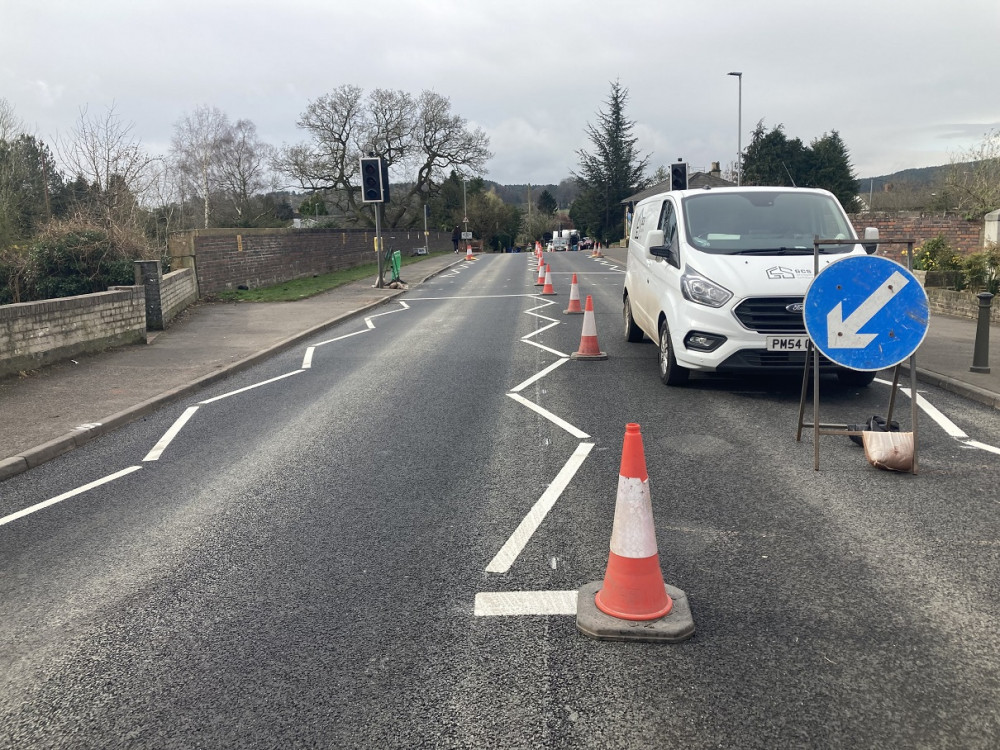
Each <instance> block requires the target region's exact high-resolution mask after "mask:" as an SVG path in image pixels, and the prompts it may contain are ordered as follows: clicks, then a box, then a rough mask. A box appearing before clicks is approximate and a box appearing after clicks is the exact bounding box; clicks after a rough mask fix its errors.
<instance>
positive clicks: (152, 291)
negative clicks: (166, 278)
mask: <svg viewBox="0 0 1000 750" xmlns="http://www.w3.org/2000/svg"><path fill="white" fill-rule="evenodd" d="M162 281H163V271H162V270H161V269H160V261H158V260H137V261H135V285H136V286H141V287H143V288H144V289H145V290H146V330H147V331H162V330H163V305H162V303H161V301H160V284H161V283H162Z"/></svg>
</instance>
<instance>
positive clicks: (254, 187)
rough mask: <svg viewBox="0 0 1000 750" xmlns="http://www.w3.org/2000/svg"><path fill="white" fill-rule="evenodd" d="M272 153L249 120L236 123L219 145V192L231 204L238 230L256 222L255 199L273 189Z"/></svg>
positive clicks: (274, 182)
mask: <svg viewBox="0 0 1000 750" xmlns="http://www.w3.org/2000/svg"><path fill="white" fill-rule="evenodd" d="M274 153H275V149H274V147H273V146H271V145H269V144H267V143H264V142H263V141H262V140H261V139H260V138H259V137H258V136H257V126H256V125H254V124H253V122H251V121H250V120H237V122H236V124H235V125H233V126H232V128H231V129H230V131H229V135H228V136H227V137H226V138H225V139H223V140H222V142H221V144H220V149H219V154H218V158H219V161H218V185H219V189H220V190H221V191H222V192H223V193H225V195H226V198H227V200H228V201H229V202H230V203H231V204H232V207H233V210H234V211H235V212H236V216H237V221H238V223H239V224H240V225H241V226H247V225H249V224H250V223H252V222H253V221H254V219H256V218H257V217H255V216H254V217H252V216H251V213H252V212H253V206H254V204H255V198H256V197H257V196H259V195H260V194H261V193H264V192H267V191H268V190H272V189H274V187H275V185H276V181H275V179H274V177H273V175H272V173H271V170H270V163H271V161H272V160H273V159H274Z"/></svg>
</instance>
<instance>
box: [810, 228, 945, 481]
mask: <svg viewBox="0 0 1000 750" xmlns="http://www.w3.org/2000/svg"><path fill="white" fill-rule="evenodd" d="M827 244H844V241H843V240H842V239H841V240H820V239H818V238H817V239H816V240H815V241H814V260H815V262H814V268H816V269H817V273H816V275H815V277H814V278H813V281H812V283H811V284H810V285H809V289H808V290H807V291H806V296H805V299H804V301H803V307H804V310H803V319H804V321H805V326H806V332H807V333H808V334H809V339H810V350H811V352H812V359H811V363H812V368H813V423H812V424H811V425H806V424H805V423H804V422H803V414H804V411H805V398H806V390H807V384H808V374H809V367H810V359H809V357H808V355H807V358H806V365H805V371H804V372H803V379H802V399H801V401H800V403H799V429H798V432H797V434H796V440H799V439H801V435H802V428H803V427H812V428H813V454H814V468H815V469H817V470H818V469H819V436H820V435H821V434H824V435H830V434H833V435H844V434H854V433H853V432H851V431H850V430H849V429H848V427H847V425H821V424H820V422H819V364H820V354H823V355H824V356H825V357H826V358H827V359H829V360H830V361H832V362H834V363H836V364H838V365H840V366H842V367H846V368H848V369H852V370H862V371H869V372H872V371H877V370H883V369H886V368H889V367H895V368H896V371H895V374H894V377H893V386H892V393H891V394H890V400H889V413H888V415H887V417H886V420H887V421H891V420H892V410H893V406H894V404H895V398H896V386H897V384H898V380H899V367H900V365H901V363H902V362H903V361H904V360H906V359H909V370H910V394H911V398H910V416H911V422H912V427H911V429H912V431H913V446H914V447H913V463H912V472H913V473H914V474H916V473H917V458H916V454H917V402H916V358H915V352H916V350H917V348H918V347H919V346H920V344H921V343H922V342H923V340H924V337H925V336H926V335H927V327H928V323H929V318H930V316H929V312H928V307H929V306H928V302H927V293H926V292H925V291H924V288H923V286H922V285H921V284H920V282H919V281H918V280H917V278H916V277H915V276H914V275H913V274H912V272H911V270H910V268H908V267H904V266H902V265H900V264H899V263H896V262H895V261H892V260H889V259H888V258H882V257H878V256H868V255H850V256H848V257H846V258H844V259H842V260H839V261H837V262H835V263H831V264H830V265H829V266H827V267H826V268H824V269H823V271H822V272H818V268H819V247H820V245H827ZM879 244H880V245H899V244H906V245H907V248H908V252H907V262H908V265H909V264H911V263H912V258H913V240H879Z"/></svg>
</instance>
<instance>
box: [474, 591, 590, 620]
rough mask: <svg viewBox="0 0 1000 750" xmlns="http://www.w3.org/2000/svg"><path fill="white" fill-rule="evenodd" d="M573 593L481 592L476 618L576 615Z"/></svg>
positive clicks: (476, 608) (478, 595)
mask: <svg viewBox="0 0 1000 750" xmlns="http://www.w3.org/2000/svg"><path fill="white" fill-rule="evenodd" d="M576 598H577V592H575V591H481V592H479V593H478V594H476V604H475V607H474V609H473V612H474V613H475V616H476V617H503V616H506V615H576Z"/></svg>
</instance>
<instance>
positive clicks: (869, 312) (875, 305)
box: [826, 271, 910, 349]
mask: <svg viewBox="0 0 1000 750" xmlns="http://www.w3.org/2000/svg"><path fill="white" fill-rule="evenodd" d="M909 283H910V281H909V279H907V278H906V277H905V276H903V274H901V273H900V272H899V271H893V272H892V276H890V277H889V278H888V279H886V280H885V281H884V282H882V284H881V286H879V288H878V289H876V290H875V291H874V292H872V293H871V295H869V297H868V299H866V300H865V301H864V302H862V303H861V305H860V306H859V307H858V309H857V310H855V311H854V312H852V313H851V314H850V315H848V316H847V319H846V320H845V319H844V318H843V303H842V302H838V303H837V306H836V307H834V308H833V309H832V310H831V311H830V312H829V313H827V316H826V337H827V339H826V345H827V347H829V348H830V349H864V348H865V347H866V346H868V344H870V343H871V342H872V339H874V338H875V337H876V336H877V335H878V334H877V333H858V331H859V330H861V327H862V326H864V325H865V323H867V322H868V321H869V320H871V319H872V318H873V317H874V316H875V314H876V313H877V312H878V311H879V310H881V309H882V308H883V307H885V305H886V303H888V302H889V300H891V299H892V298H893V297H895V296H896V295H897V294H899V291H900V290H901V289H902V288H903V287H904V286H906V285H907V284H909Z"/></svg>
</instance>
